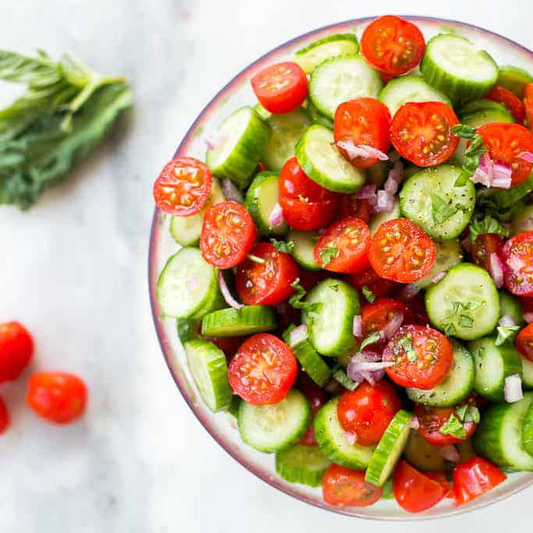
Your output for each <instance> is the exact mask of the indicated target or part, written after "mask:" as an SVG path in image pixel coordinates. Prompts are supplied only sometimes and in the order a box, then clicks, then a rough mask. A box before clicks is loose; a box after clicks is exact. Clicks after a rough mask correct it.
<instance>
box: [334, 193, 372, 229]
mask: <svg viewBox="0 0 533 533" xmlns="http://www.w3.org/2000/svg"><path fill="white" fill-rule="evenodd" d="M371 215H372V206H371V205H370V202H369V201H368V200H365V199H361V198H357V195H356V194H341V195H340V198H339V208H338V209H337V220H340V219H341V218H346V217H353V218H359V219H361V220H362V221H363V222H366V223H367V224H368V222H369V220H370V217H371Z"/></svg>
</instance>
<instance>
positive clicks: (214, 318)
mask: <svg viewBox="0 0 533 533" xmlns="http://www.w3.org/2000/svg"><path fill="white" fill-rule="evenodd" d="M277 325H278V324H277V319H276V313H275V311H274V309H272V307H267V306H264V305H245V306H244V307H241V308H240V309H233V308H228V309H220V310H219V311H214V312H212V313H209V314H207V315H205V316H204V317H203V320H202V335H206V336H208V337H240V336H241V335H254V334H255V333H263V332H265V331H274V330H275V329H276V327H277Z"/></svg>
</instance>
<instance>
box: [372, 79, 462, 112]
mask: <svg viewBox="0 0 533 533" xmlns="http://www.w3.org/2000/svg"><path fill="white" fill-rule="evenodd" d="M379 99H380V100H381V101H382V102H383V103H384V104H385V105H386V106H387V107H388V108H389V111H390V114H391V116H394V115H395V113H396V111H398V109H400V107H402V106H403V104H406V103H407V102H443V103H445V104H448V105H449V106H450V107H451V106H452V103H451V101H450V99H449V98H448V97H447V96H446V95H445V94H443V93H441V92H440V91H439V90H437V89H435V88H434V87H432V86H431V85H429V83H427V82H426V81H425V80H424V79H423V78H418V77H416V76H402V77H400V78H394V79H393V80H391V81H389V83H387V85H385V87H384V88H383V90H382V91H381V92H380V93H379Z"/></svg>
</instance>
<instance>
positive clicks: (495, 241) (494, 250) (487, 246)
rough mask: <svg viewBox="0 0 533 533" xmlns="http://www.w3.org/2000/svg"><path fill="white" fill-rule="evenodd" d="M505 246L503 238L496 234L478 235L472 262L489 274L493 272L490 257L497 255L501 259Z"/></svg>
mask: <svg viewBox="0 0 533 533" xmlns="http://www.w3.org/2000/svg"><path fill="white" fill-rule="evenodd" d="M503 244H504V241H503V237H502V236H501V235H498V234H496V233H484V234H483V235H478V236H477V237H476V240H475V241H474V244H473V246H472V261H474V263H475V264H476V265H479V266H480V267H481V268H484V269H485V270H486V271H487V272H491V267H490V264H491V263H490V256H491V255H492V254H496V255H497V256H498V257H500V256H501V253H502V248H503Z"/></svg>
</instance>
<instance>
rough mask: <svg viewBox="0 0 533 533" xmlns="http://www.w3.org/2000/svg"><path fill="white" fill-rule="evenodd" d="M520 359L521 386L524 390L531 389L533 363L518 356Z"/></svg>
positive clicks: (532, 386)
mask: <svg viewBox="0 0 533 533" xmlns="http://www.w3.org/2000/svg"><path fill="white" fill-rule="evenodd" d="M520 358H521V359H522V386H523V387H524V389H533V362H531V361H530V360H529V359H527V358H526V357H524V356H523V355H520Z"/></svg>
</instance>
